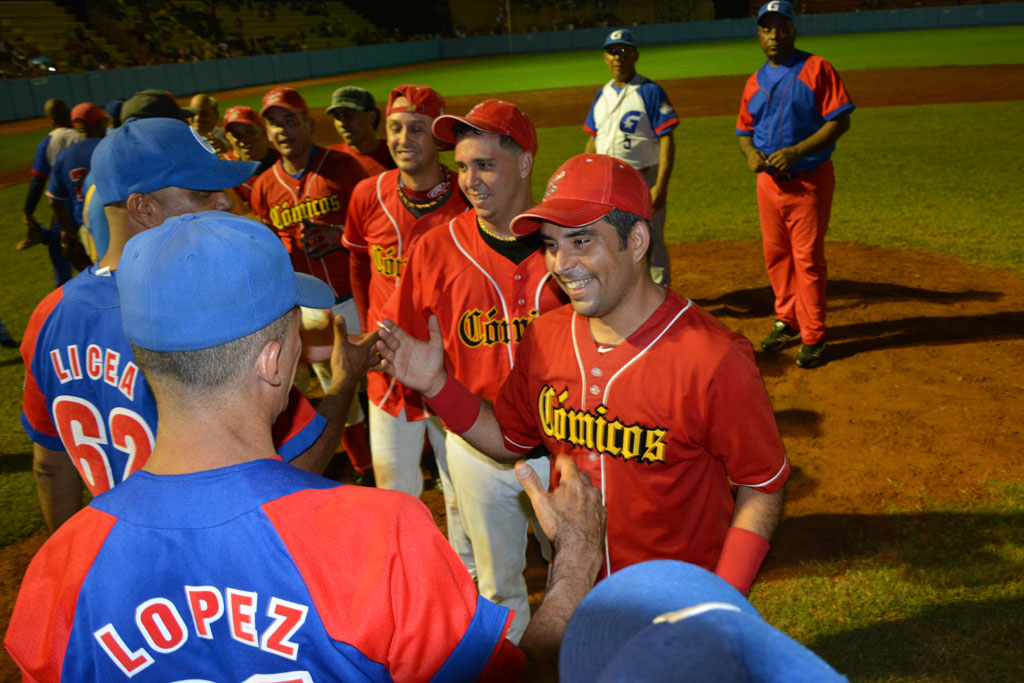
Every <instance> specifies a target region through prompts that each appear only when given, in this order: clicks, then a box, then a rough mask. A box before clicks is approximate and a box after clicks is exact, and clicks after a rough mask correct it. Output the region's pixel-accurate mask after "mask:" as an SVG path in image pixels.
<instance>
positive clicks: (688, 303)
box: [601, 299, 693, 405]
mask: <svg viewBox="0 0 1024 683" xmlns="http://www.w3.org/2000/svg"><path fill="white" fill-rule="evenodd" d="M692 305H693V302H692V301H690V300H689V299H687V300H686V305H685V306H683V310H681V311H679V312H678V313H676V317H674V318H672V320H669V321H668V324H667V325H665V327H664V328H662V330H661V332H659V333H658V336H657V337H655V338H654V339H653V340H651V343H650V344H648V345H647V346H645V347H644V348H643V349H642V350H641V351H640V353H638V354H636V355H635V356H633V357H632V358H630V359H629V362H628V363H626V364H625V365H623V366H622V367H621V368H619V369H618V370H617V371H616V372H615V374H614V375H612V377H611V379H609V380H608V384H606V385H605V387H604V396H602V397H601V402H602V403H604V405H608V392H610V391H611V390H612V384H613V383H614V382H615V380H616V379H618V378H619V375H621V374H622V373H623V372H625V371H626V368H628V367H629V366H630V365H632V364H633V363H635V362H636V361H637V360H638V359H639V358H640V356H642V355H644V354H645V353H647V352H648V351H649V350H650V348H651V347H652V346H654V345H655V344H657V343H658V340H659V339H661V338H662V337H664V336H665V333H666V332H668V331H669V328H671V327H672V326H673V325H674V324H675V322H676V321H677V320H679V316H681V315H682V314H683V313H686V311H688V310H689V309H690V306H692Z"/></svg>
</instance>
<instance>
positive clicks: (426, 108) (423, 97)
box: [384, 85, 444, 119]
mask: <svg viewBox="0 0 1024 683" xmlns="http://www.w3.org/2000/svg"><path fill="white" fill-rule="evenodd" d="M399 97H404V98H405V99H406V100H407V101H408V102H409V106H407V107H402V108H401V109H394V108H393V106H392V105H394V103H395V100H397V99H398V98H399ZM395 112H409V113H411V114H424V115H426V116H429V117H430V118H432V119H436V118H437V117H438V116H441V115H442V114H444V98H443V97H441V95H439V94H438V92H437V91H436V90H434V89H433V88H431V87H429V86H426V85H400V86H398V87H397V88H395V89H394V90H392V91H391V96H390V97H389V98H388V106H387V108H386V110H385V113H384V116H385V117H387V116H391V115H392V114H394V113H395Z"/></svg>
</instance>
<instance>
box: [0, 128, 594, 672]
mask: <svg viewBox="0 0 1024 683" xmlns="http://www.w3.org/2000/svg"><path fill="white" fill-rule="evenodd" d="M129 125H131V124H129ZM119 277H120V279H121V288H120V303H121V309H122V310H123V323H124V333H125V336H126V337H127V338H128V339H129V340H130V341H131V343H132V346H133V349H134V351H135V357H136V358H137V360H138V363H139V366H140V367H141V368H142V370H143V371H144V372H145V374H146V377H147V378H148V379H149V381H150V382H151V384H152V386H153V389H154V393H155V394H156V395H157V397H158V400H159V410H160V417H161V423H162V424H161V429H160V432H159V434H158V436H157V441H156V444H155V447H154V449H153V453H152V456H151V457H150V458H149V460H148V462H147V463H146V465H145V468H144V470H143V471H141V472H138V473H137V474H135V475H133V476H132V477H131V478H130V479H128V480H127V481H126V482H125V483H124V484H122V485H120V486H118V487H116V488H114V489H113V490H111V491H109V492H108V493H106V494H103V495H101V496H98V497H97V498H95V499H94V500H93V501H92V503H91V504H90V505H89V506H88V507H87V508H86V509H84V510H82V511H80V512H79V513H78V514H77V515H75V517H74V518H73V519H72V520H70V521H69V522H68V523H67V525H65V526H64V527H63V528H61V529H60V530H59V531H58V532H57V533H56V534H54V536H53V537H52V538H50V539H49V541H48V542H47V543H46V544H45V545H44V546H43V548H42V549H41V550H40V552H39V553H38V554H37V555H36V557H35V558H34V559H33V561H32V564H31V565H30V567H29V569H28V572H27V573H26V576H25V579H24V581H23V582H22V585H21V589H20V592H19V596H18V600H17V602H16V604H15V608H14V612H13V614H12V616H11V621H10V626H9V628H8V631H7V634H6V636H5V639H4V644H5V646H6V648H7V650H8V652H10V654H11V656H12V657H13V658H14V660H15V662H16V663H17V664H18V666H19V667H20V668H21V670H22V672H23V675H24V677H25V680H35V681H58V680H60V681H83V680H90V681H121V680H126V679H128V678H131V679H132V680H137V681H168V680H176V681H180V680H186V679H187V680H203V681H231V682H241V681H248V682H250V683H256V682H259V681H262V682H264V683H269V682H271V681H274V682H278V683H282V682H287V681H296V682H300V681H304V682H312V681H314V680H316V681H327V680H360V681H392V680H397V681H426V680H437V681H471V680H487V681H506V680H507V681H518V680H519V679H520V677H521V675H522V674H523V669H524V665H525V664H526V658H525V657H524V651H525V654H526V655H528V656H529V657H530V664H531V665H533V666H536V667H538V668H542V669H543V668H544V667H545V665H546V667H547V671H540V672H537V671H535V672H533V673H532V676H534V677H535V676H536V675H537V674H538V673H546V674H549V675H552V676H553V675H554V670H553V669H554V666H556V661H555V660H556V658H557V652H558V645H559V643H560V642H561V638H562V632H563V631H564V628H565V624H566V623H567V622H568V619H569V617H570V616H571V614H572V612H573V610H574V609H575V607H576V604H578V602H579V600H580V599H581V598H582V597H583V595H584V594H585V593H586V591H587V590H588V589H589V587H590V586H591V585H593V580H594V577H595V576H596V574H597V568H598V566H599V565H600V547H601V535H602V533H603V509H602V508H601V505H600V502H599V494H598V493H597V491H596V489H594V488H593V487H592V486H590V484H589V483H588V482H587V481H586V479H585V478H584V477H581V476H580V475H579V474H578V472H576V469H575V467H574V466H573V465H572V464H571V463H570V462H569V461H563V462H564V464H563V465H562V468H561V470H560V473H561V482H562V485H561V486H560V487H559V488H558V489H557V490H556V491H554V492H553V493H548V492H547V491H546V490H544V487H542V486H541V485H540V483H539V479H538V477H537V474H536V472H534V471H533V470H532V469H531V468H530V467H529V466H527V465H526V464H525V463H520V464H519V465H518V466H517V473H518V474H519V476H520V480H521V481H522V482H523V485H524V487H525V489H526V491H527V492H528V494H529V495H530V497H531V499H532V500H533V501H534V505H535V506H536V509H537V511H538V514H539V516H540V520H541V523H542V524H543V525H544V529H545V531H546V532H547V533H548V534H549V535H550V537H551V539H552V541H553V542H554V543H555V548H556V554H555V560H554V565H553V568H552V573H553V576H552V589H551V591H550V592H549V594H548V595H546V596H545V598H544V601H543V603H542V604H541V605H540V607H539V609H538V612H537V615H536V617H535V619H534V621H533V624H532V625H531V629H530V631H529V632H528V633H527V635H526V636H525V637H524V638H523V650H520V649H519V648H517V647H516V646H515V645H513V644H512V643H511V642H510V641H509V640H507V639H506V638H505V637H504V634H505V632H506V631H507V629H508V627H509V624H510V623H511V620H512V615H511V613H510V612H509V611H508V610H506V609H505V608H503V607H499V606H497V605H495V604H494V603H491V602H490V601H488V600H485V599H483V598H481V597H479V595H478V594H477V592H476V589H475V587H474V585H473V580H472V578H471V577H470V575H469V573H468V572H467V571H466V569H465V568H464V567H463V566H462V565H461V563H460V561H459V559H458V557H457V556H456V555H455V553H454V552H453V551H452V550H451V548H450V547H449V546H448V543H447V541H446V540H445V539H444V537H443V536H442V535H441V534H440V532H439V531H438V529H437V527H436V526H435V525H434V523H433V519H432V517H431V515H430V513H429V512H428V511H427V510H426V508H425V507H424V506H423V504H422V503H420V502H419V501H418V500H416V499H415V498H413V497H412V496H409V495H408V494H404V493H400V492H396V491H383V490H379V489H368V488H364V487H357V486H346V485H340V484H337V483H336V482H332V481H329V480H326V479H323V478H320V477H317V476H315V475H312V474H309V473H307V472H302V471H300V470H298V469H296V468H293V467H288V466H286V465H284V464H283V463H281V462H279V461H277V460H276V456H275V453H274V447H273V445H272V441H273V440H272V432H271V424H272V422H273V421H274V419H275V418H276V417H277V415H278V414H279V413H280V412H281V410H282V409H283V408H284V406H285V405H286V404H287V403H288V395H289V387H290V385H291V381H292V378H293V377H294V376H295V369H296V365H297V363H298V359H299V355H300V353H301V340H300V336H299V313H298V308H297V307H298V306H309V307H315V308H324V307H329V306H331V305H332V304H333V303H334V292H333V291H332V290H331V288H330V287H328V286H327V285H326V284H324V283H323V282H322V281H320V280H318V279H316V278H314V277H312V276H308V275H304V274H296V273H294V272H293V271H292V266H291V262H290V259H289V255H288V252H287V251H286V250H285V247H284V246H283V244H282V243H281V242H280V240H278V238H277V237H276V236H275V235H274V234H273V233H272V232H271V231H269V230H267V229H266V228H265V227H263V226H262V225H260V224H259V223H256V222H255V221H251V220H249V219H246V218H242V217H238V216H234V215H231V214H227V213H223V212H217V211H209V212H203V213H198V214H186V215H183V216H179V217H175V218H171V219H170V220H168V221H167V222H166V223H164V224H163V225H161V226H159V227H157V228H154V229H152V230H149V231H147V232H144V233H142V234H140V235H138V236H137V237H135V238H134V239H133V240H132V241H131V242H130V243H129V244H128V245H127V246H126V247H125V249H124V258H123V264H122V267H121V269H120V272H119ZM349 351H354V349H352V348H351V347H350V348H349ZM345 355H346V360H345V362H343V363H339V364H338V366H337V368H336V369H337V372H336V373H335V374H334V380H335V381H334V383H333V384H332V386H338V387H341V386H344V390H343V393H342V394H341V395H340V398H341V399H342V400H343V401H345V402H347V401H349V400H351V398H352V394H353V393H354V390H355V386H356V383H357V381H358V379H359V378H360V377H361V376H362V375H363V374H364V373H365V371H366V364H367V362H368V361H369V355H367V354H365V353H353V354H351V355H349V354H345Z"/></svg>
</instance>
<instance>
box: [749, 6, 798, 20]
mask: <svg viewBox="0 0 1024 683" xmlns="http://www.w3.org/2000/svg"><path fill="white" fill-rule="evenodd" d="M766 14H781V15H782V16H784V17H786V18H787V19H789V20H790V21H794V20H795V19H796V17H794V16H793V5H791V4H789V3H788V2H786V0H769V2H766V3H764V4H763V5H761V9H759V10H757V23H758V24H760V23H761V17H763V16H764V15H766Z"/></svg>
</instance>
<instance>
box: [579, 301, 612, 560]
mask: <svg viewBox="0 0 1024 683" xmlns="http://www.w3.org/2000/svg"><path fill="white" fill-rule="evenodd" d="M573 315H576V313H575V311H574V312H573ZM604 482H605V476H604V453H601V505H604V501H605V490H604ZM607 508H608V506H607V505H605V509H607ZM608 545H609V543H608V525H607V524H605V525H604V568H605V569H607V570H608V576H611V575H612V551H611V548H609V547H608Z"/></svg>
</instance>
